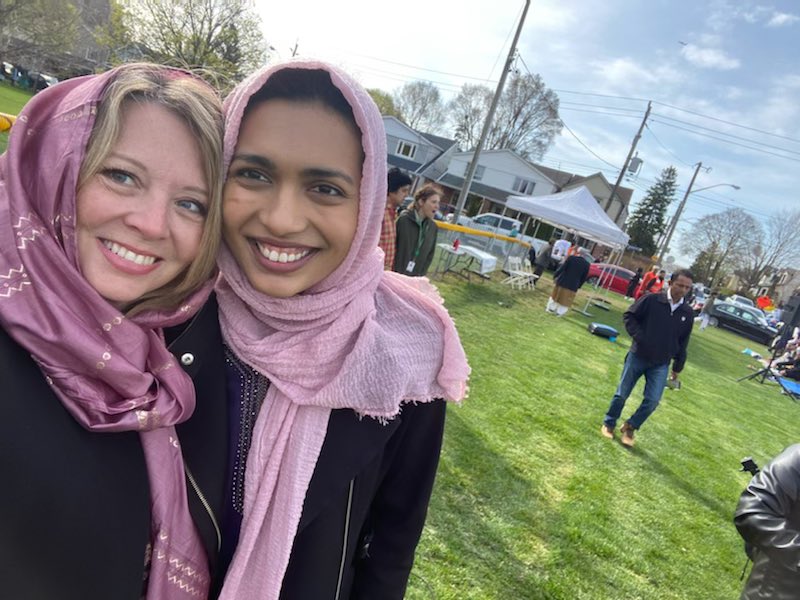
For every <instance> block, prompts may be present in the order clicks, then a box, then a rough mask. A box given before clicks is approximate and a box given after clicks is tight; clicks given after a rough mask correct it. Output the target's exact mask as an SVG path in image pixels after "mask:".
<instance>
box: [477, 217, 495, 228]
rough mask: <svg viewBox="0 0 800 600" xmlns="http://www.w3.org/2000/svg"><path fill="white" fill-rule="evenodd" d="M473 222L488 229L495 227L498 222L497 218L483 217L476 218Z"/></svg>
mask: <svg viewBox="0 0 800 600" xmlns="http://www.w3.org/2000/svg"><path fill="white" fill-rule="evenodd" d="M475 222H476V223H479V224H481V225H487V226H489V227H497V224H498V222H499V221H498V219H497V217H494V216H485V217H478V218H477V219H475Z"/></svg>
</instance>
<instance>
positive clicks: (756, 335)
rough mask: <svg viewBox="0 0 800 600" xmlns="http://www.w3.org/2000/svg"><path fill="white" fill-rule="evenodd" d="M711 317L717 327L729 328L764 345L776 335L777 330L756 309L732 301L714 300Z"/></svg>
mask: <svg viewBox="0 0 800 600" xmlns="http://www.w3.org/2000/svg"><path fill="white" fill-rule="evenodd" d="M711 319H712V320H711V323H712V324H713V325H716V326H717V327H724V328H726V329H730V330H731V331H735V332H736V333H738V334H740V335H743V336H745V337H747V338H749V339H751V340H754V341H756V342H760V343H762V344H765V345H769V343H770V342H771V341H772V339H773V338H774V337H775V336H776V335H778V330H777V329H775V328H774V327H770V326H769V325H768V324H767V320H766V319H765V318H764V317H763V316H762V315H761V314H759V313H758V312H757V309H753V308H748V307H746V306H742V305H741V304H735V303H733V302H722V301H717V302H715V303H714V307H713V308H712V309H711Z"/></svg>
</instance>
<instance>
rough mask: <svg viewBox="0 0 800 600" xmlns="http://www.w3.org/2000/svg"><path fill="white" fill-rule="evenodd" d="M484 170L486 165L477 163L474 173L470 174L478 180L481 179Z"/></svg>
mask: <svg viewBox="0 0 800 600" xmlns="http://www.w3.org/2000/svg"><path fill="white" fill-rule="evenodd" d="M485 172H486V167H484V166H483V165H478V168H477V169H475V174H474V175H473V176H472V178H473V179H474V180H475V181H480V180H481V179H483V174H484V173H485Z"/></svg>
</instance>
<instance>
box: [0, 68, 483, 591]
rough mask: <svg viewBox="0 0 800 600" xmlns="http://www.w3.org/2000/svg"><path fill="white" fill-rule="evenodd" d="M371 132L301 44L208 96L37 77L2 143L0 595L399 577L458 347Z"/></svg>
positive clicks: (107, 78)
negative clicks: (288, 56)
mask: <svg viewBox="0 0 800 600" xmlns="http://www.w3.org/2000/svg"><path fill="white" fill-rule="evenodd" d="M385 139H386V138H385V133H384V129H383V125H382V120H381V116H380V113H379V111H378V109H377V107H376V106H375V104H374V102H373V101H372V100H371V98H370V96H369V94H368V93H367V92H366V91H365V90H364V89H363V88H362V87H361V86H360V85H359V84H357V83H356V82H355V81H354V80H352V79H351V78H350V77H349V76H348V75H346V74H345V73H343V72H342V71H340V70H339V69H338V68H335V67H333V66H331V65H328V64H325V63H321V62H316V61H309V60H299V61H290V62H287V63H281V64H276V65H272V66H270V67H268V68H264V69H262V70H260V71H258V72H256V73H253V74H252V75H251V76H250V77H248V78H247V79H246V80H245V81H243V82H242V83H241V84H239V85H238V86H237V87H236V88H235V89H234V90H233V92H232V93H231V94H230V95H229V96H228V97H227V98H226V100H225V103H224V108H223V104H222V103H221V101H220V99H219V98H218V95H217V93H216V92H215V91H214V90H213V89H212V88H211V87H209V85H208V84H206V83H205V82H204V81H202V80H201V79H199V78H197V77H195V76H194V75H192V74H190V73H188V72H185V71H182V70H178V69H173V68H167V67H163V66H157V65H151V64H131V65H125V66H122V67H118V68H116V69H112V70H110V71H108V72H106V73H104V74H101V75H95V76H88V77H82V78H76V79H71V80H67V81H65V82H62V83H60V84H58V85H55V86H53V87H51V88H48V89H46V90H44V91H42V92H41V93H39V94H38V95H37V96H35V97H34V98H33V99H31V100H30V102H29V103H28V104H27V105H26V107H25V108H24V109H23V111H22V112H21V114H20V115H19V118H18V120H17V122H16V124H15V125H14V128H13V129H12V131H11V134H10V139H9V145H8V150H7V151H6V152H5V154H3V156H2V157H0V196H1V198H0V262H1V263H2V264H1V265H0V267H1V268H0V276H1V277H2V282H0V325H2V327H0V353H2V357H3V360H2V361H0V376H1V377H2V380H3V383H4V385H5V390H4V393H3V394H2V395H0V405H1V406H2V409H3V412H4V418H3V420H2V424H0V476H1V477H2V479H3V481H4V483H5V490H6V491H5V493H3V494H2V496H1V497H0V511H2V513H3V525H2V534H1V535H0V582H2V583H0V588H2V590H3V594H4V596H5V597H9V598H28V599H33V600H37V599H52V598H59V599H62V600H69V599H73V598H74V599H76V600H77V599H80V600H92V599H98V600H99V599H105V598H118V599H125V598H130V599H138V598H142V597H146V598H148V599H150V600H165V599H168V600H173V599H175V600H177V599H181V598H207V597H219V598H225V599H236V600H247V599H250V598H258V599H277V598H281V599H301V600H303V599H307V598H342V599H344V598H387V599H391V598H402V597H403V595H404V591H405V587H406V582H407V579H408V576H409V573H410V570H411V566H412V563H413V557H414V551H415V547H416V545H417V542H418V540H419V537H420V535H421V532H422V528H423V524H424V521H425V517H426V511H427V506H428V501H429V498H430V494H431V490H432V487H433V482H434V477H435V473H436V469H437V463H438V457H439V450H440V446H441V442H442V433H443V427H444V418H445V402H446V401H460V400H461V399H462V398H464V396H465V393H466V387H467V379H468V375H469V366H468V364H467V361H466V356H465V354H464V351H463V348H462V346H461V343H460V341H459V338H458V334H457V332H456V329H455V327H454V325H453V322H452V320H451V319H450V317H449V316H448V314H447V312H446V310H445V309H444V307H443V303H442V299H441V297H440V296H439V295H438V293H437V292H436V290H435V288H434V287H433V286H431V285H430V284H429V283H428V282H426V281H424V280H421V279H411V278H409V277H405V276H403V275H399V274H397V273H393V272H387V271H385V270H384V263H383V260H384V255H383V254H382V252H381V250H380V249H379V248H378V238H379V235H380V232H381V222H382V220H383V219H384V209H385V206H386V197H387V194H386V191H385V190H386V188H385V186H386V182H387V174H386V148H385V143H386V142H385ZM422 191H423V190H420V193H418V197H421V196H420V194H421V192H422ZM421 198H422V199H421V200H420V202H419V204H415V208H414V209H413V210H414V212H415V215H413V221H414V224H415V225H418V226H419V228H420V229H424V231H425V235H424V236H420V235H418V236H417V237H416V238H415V239H414V244H412V245H413V246H414V247H413V248H412V250H411V251H410V254H408V253H407V252H409V251H407V250H406V248H405V247H403V248H402V249H401V250H402V253H400V252H399V253H398V255H397V257H400V256H402V263H403V264H402V265H401V266H402V267H403V268H402V269H398V271H401V272H403V273H407V274H411V275H417V274H420V271H418V270H417V265H425V261H426V260H427V255H426V254H425V253H426V252H427V248H428V247H429V243H428V242H427V241H426V240H427V239H428V238H427V237H426V236H427V235H429V231H431V229H430V228H429V227H427V226H426V227H424V228H423V227H422V225H423V224H424V223H425V222H426V221H427V219H429V218H430V216H429V215H430V212H429V210H428V208H426V204H427V202H430V196H427V197H421ZM425 198H427V202H426V200H425ZM401 219H402V217H401ZM397 225H398V235H399V232H400V231H401V229H402V228H403V227H405V225H401V221H398V224H397ZM433 231H435V228H433ZM403 235H404V237H403V239H406V238H409V239H410V238H412V237H414V236H413V235H411V234H407V233H404V234H403ZM403 243H405V242H403ZM409 256H410V257H411V258H409ZM397 257H396V258H397ZM409 263H414V265H413V267H410V266H409ZM420 268H421V269H422V272H424V268H427V266H425V267H420ZM398 340H402V343H398Z"/></svg>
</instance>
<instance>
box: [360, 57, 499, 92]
mask: <svg viewBox="0 0 800 600" xmlns="http://www.w3.org/2000/svg"><path fill="white" fill-rule="evenodd" d="M349 54H350V55H351V56H358V57H360V58H366V59H367V60H374V61H377V62H382V63H387V64H390V65H395V66H398V67H406V68H409V69H415V70H417V71H427V72H429V73H436V74H437V75H449V76H450V77H458V78H460V79H472V80H473V81H481V82H484V83H491V84H495V85H496V84H497V82H496V81H492V80H491V79H486V78H482V77H473V76H471V75H462V74H460V73H451V72H450V71H439V70H437V69H429V68H427V67H418V66H415V65H409V64H407V63H401V62H396V61H393V60H387V59H384V58H376V57H374V56H367V55H366V54H358V53H355V52H351V53H349ZM493 70H494V69H493Z"/></svg>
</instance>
